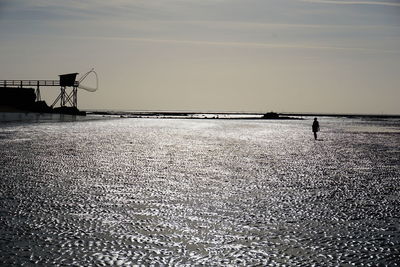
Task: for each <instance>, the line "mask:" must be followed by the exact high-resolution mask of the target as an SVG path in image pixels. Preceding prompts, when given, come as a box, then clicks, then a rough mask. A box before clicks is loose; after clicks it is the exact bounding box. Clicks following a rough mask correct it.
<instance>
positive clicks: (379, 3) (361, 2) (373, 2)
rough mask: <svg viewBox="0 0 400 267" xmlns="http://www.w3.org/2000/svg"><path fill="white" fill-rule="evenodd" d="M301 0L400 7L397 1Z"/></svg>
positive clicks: (304, 0)
mask: <svg viewBox="0 0 400 267" xmlns="http://www.w3.org/2000/svg"><path fill="white" fill-rule="evenodd" d="M302 2H309V3H318V4H335V5H374V6H394V7H400V3H399V2H380V1H335V0H302Z"/></svg>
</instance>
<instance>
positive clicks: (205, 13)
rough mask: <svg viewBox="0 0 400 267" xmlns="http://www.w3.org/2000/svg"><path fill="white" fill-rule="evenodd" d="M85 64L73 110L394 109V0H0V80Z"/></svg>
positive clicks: (398, 81)
mask: <svg viewBox="0 0 400 267" xmlns="http://www.w3.org/2000/svg"><path fill="white" fill-rule="evenodd" d="M91 68H94V69H95V70H96V72H97V74H98V76H99V90H98V91H96V92H93V93H91V92H87V91H84V90H81V91H79V93H78V107H79V108H80V109H83V110H130V111H133V110H176V111H181V110H188V111H238V112H269V111H275V112H313V113H356V114H400V105H399V100H400V0H360V1H357V0H352V1H350V0H113V1H107V0H86V1H81V0H34V1H33V0H32V1H29V0H0V80H4V79H18V80H19V79H50V80H53V79H58V75H59V74H64V73H71V72H79V73H80V74H81V75H82V74H84V73H85V72H87V71H89V70H90V69H91ZM86 83H87V85H91V83H93V79H92V80H90V78H88V80H86ZM58 91H59V89H58V88H52V87H49V88H43V89H42V90H41V93H42V97H43V98H44V99H45V100H46V102H47V103H48V104H51V103H52V102H53V100H54V99H55V97H56V95H57V94H58Z"/></svg>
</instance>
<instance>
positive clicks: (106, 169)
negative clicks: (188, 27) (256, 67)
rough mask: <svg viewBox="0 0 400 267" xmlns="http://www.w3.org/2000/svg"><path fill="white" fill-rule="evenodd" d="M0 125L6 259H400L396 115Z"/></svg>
mask: <svg viewBox="0 0 400 267" xmlns="http://www.w3.org/2000/svg"><path fill="white" fill-rule="evenodd" d="M319 120H320V124H321V130H322V132H320V135H319V138H320V141H314V140H313V136H312V133H311V128H310V127H311V124H312V119H311V118H309V119H307V120H304V121H247V120H246V121H240V120H184V119H183V120H172V119H113V120H92V121H69V122H68V121H67V122H66V121H62V122H42V123H34V122H33V123H31V122H24V123H18V122H14V123H3V124H0V179H1V180H0V203H1V204H0V263H1V265H24V264H25V265H31V264H39V265H73V264H74V265H81V266H102V265H122V266H123V265H143V266H151V265H154V266H163V265H171V266H194V265H197V266H229V265H231V266H265V265H300V266H310V265H317V266H322V265H323V266H329V265H346V264H349V265H351V264H358V265H360V264H364V265H367V266H368V265H371V266H374V265H388V266H389V265H390V266H394V265H396V264H399V263H400V261H399V258H398V257H399V253H400V203H399V202H400V201H399V199H400V198H399V197H400V196H399V195H400V194H399V192H400V177H399V173H400V160H399V159H400V122H399V121H398V120H385V121H383V120H381V121H372V120H359V119H336V118H320V119H319Z"/></svg>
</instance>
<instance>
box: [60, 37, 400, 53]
mask: <svg viewBox="0 0 400 267" xmlns="http://www.w3.org/2000/svg"><path fill="white" fill-rule="evenodd" d="M66 38H77V39H94V40H96V39H97V40H121V41H136V42H147V43H163V44H182V45H202V46H204V45H205V46H221V47H237V48H246V47H247V48H248V47H251V48H274V49H315V50H343V51H346V50H348V51H359V52H370V53H371V52H374V53H395V54H399V53H400V51H398V50H388V49H373V48H364V47H346V46H329V45H313V44H288V43H275V44H274V43H262V42H218V41H194V40H178V39H152V38H136V37H108V36H107V37H105V36H103V37H99V36H87V37H66Z"/></svg>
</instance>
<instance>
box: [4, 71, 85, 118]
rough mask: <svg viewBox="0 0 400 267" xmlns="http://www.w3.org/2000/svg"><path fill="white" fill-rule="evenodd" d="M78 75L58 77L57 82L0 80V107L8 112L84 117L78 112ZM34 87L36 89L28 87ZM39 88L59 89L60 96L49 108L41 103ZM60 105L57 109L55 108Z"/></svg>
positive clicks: (83, 113) (70, 74)
mask: <svg viewBox="0 0 400 267" xmlns="http://www.w3.org/2000/svg"><path fill="white" fill-rule="evenodd" d="M77 75H78V73H68V74H62V75H60V79H59V80H0V106H3V107H7V109H8V110H21V111H32V112H55V113H63V114H71V115H85V112H81V111H79V110H78V86H79V81H76V76H77ZM33 86H34V87H36V89H33V88H30V87H33ZM40 87H59V88H60V94H59V95H58V96H57V98H56V100H55V101H54V102H53V104H52V105H51V106H50V107H49V106H47V104H46V103H45V102H44V101H41V94H40ZM57 103H60V106H59V107H56V108H54V107H55V105H57Z"/></svg>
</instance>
